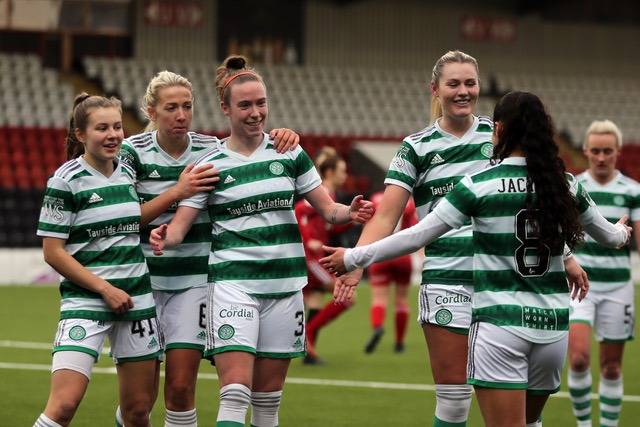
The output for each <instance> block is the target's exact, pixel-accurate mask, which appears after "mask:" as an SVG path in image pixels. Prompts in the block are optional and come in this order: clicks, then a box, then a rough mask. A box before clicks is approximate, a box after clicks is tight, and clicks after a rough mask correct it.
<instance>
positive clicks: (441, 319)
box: [436, 308, 453, 325]
mask: <svg viewBox="0 0 640 427" xmlns="http://www.w3.org/2000/svg"><path fill="white" fill-rule="evenodd" d="M452 319H453V315H452V314H451V312H450V311H449V310H447V309H446V308H441V309H440V310H438V311H436V323H438V325H448V324H449V323H451V320H452Z"/></svg>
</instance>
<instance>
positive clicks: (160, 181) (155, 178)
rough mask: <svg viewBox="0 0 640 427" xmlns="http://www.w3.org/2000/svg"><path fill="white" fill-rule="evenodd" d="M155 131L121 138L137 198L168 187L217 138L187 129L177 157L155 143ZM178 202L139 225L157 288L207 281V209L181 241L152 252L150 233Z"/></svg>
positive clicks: (144, 198)
mask: <svg viewBox="0 0 640 427" xmlns="http://www.w3.org/2000/svg"><path fill="white" fill-rule="evenodd" d="M156 135H157V131H153V132H145V133H141V134H139V135H134V136H132V137H129V138H127V139H126V140H124V142H123V144H122V150H121V152H120V158H121V159H122V161H123V162H124V163H125V164H127V165H129V166H130V167H131V168H132V169H133V170H134V172H135V175H134V178H135V181H136V190H137V192H138V195H139V196H140V202H141V203H144V202H148V201H150V200H153V199H154V198H155V197H157V196H159V195H160V194H162V193H163V192H164V191H166V190H168V189H169V188H171V187H172V186H173V185H174V184H175V183H176V182H177V181H178V177H179V176H180V173H182V171H183V170H184V168H185V167H186V166H187V165H189V164H191V163H194V162H195V161H196V160H197V159H198V158H199V157H201V156H202V155H203V153H205V152H206V150H211V149H213V147H214V146H215V144H216V142H217V141H218V138H216V137H213V136H208V135H201V134H197V133H195V132H188V133H187V138H188V141H189V144H188V146H187V148H186V150H185V152H184V153H183V154H182V156H180V157H179V158H177V159H174V158H173V157H171V156H170V155H169V154H167V153H166V152H165V151H164V150H163V149H162V148H161V147H160V145H159V144H158V140H157V136H156ZM177 208H178V203H175V204H174V205H173V206H171V207H170V208H169V210H168V211H166V212H164V213H163V214H161V215H160V216H159V217H158V218H156V219H155V220H153V221H152V222H151V223H150V224H148V225H146V226H143V227H141V230H140V237H141V240H142V250H143V252H144V255H145V257H146V259H147V264H148V265H149V272H150V274H151V286H152V288H153V289H154V290H160V291H169V292H171V291H173V292H176V291H183V290H185V289H189V288H192V287H197V286H206V284H207V261H208V259H209V246H210V237H209V236H210V234H211V230H210V225H209V217H208V215H207V213H206V212H202V213H201V214H200V215H198V217H197V218H196V220H195V222H194V224H193V226H192V227H191V230H189V232H188V233H187V235H186V236H185V238H184V241H183V243H182V244H180V245H178V246H176V247H175V248H171V249H167V250H165V251H164V255H162V256H156V255H153V251H152V250H151V246H150V245H149V233H150V232H151V230H152V229H154V228H156V227H158V226H159V225H161V224H168V223H169V222H171V219H172V218H173V216H174V215H175V212H176V209H177Z"/></svg>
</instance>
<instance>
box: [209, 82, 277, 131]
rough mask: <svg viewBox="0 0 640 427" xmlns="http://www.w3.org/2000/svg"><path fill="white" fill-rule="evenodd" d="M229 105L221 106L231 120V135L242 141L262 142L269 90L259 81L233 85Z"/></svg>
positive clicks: (267, 111) (267, 110) (223, 104)
mask: <svg viewBox="0 0 640 427" xmlns="http://www.w3.org/2000/svg"><path fill="white" fill-rule="evenodd" d="M228 90H230V96H229V105H227V104H225V103H224V102H223V103H222V104H221V106H222V112H223V113H224V115H225V116H227V117H228V118H229V123H230V125H231V135H233V136H235V137H237V138H240V139H242V140H245V141H246V140H252V141H258V140H260V141H261V140H262V137H263V132H264V127H265V125H266V122H267V115H268V113H269V109H268V107H267V90H266V89H265V87H264V84H262V82H259V81H247V82H243V83H236V84H232V85H231V87H230V88H229V89H228Z"/></svg>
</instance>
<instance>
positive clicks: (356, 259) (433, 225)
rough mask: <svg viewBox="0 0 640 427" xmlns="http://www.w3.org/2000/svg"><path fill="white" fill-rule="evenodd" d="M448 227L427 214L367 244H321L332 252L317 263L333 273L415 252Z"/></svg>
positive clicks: (432, 215)
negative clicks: (413, 223)
mask: <svg viewBox="0 0 640 427" xmlns="http://www.w3.org/2000/svg"><path fill="white" fill-rule="evenodd" d="M451 229H452V227H451V226H449V225H448V224H446V223H445V222H444V221H443V220H441V219H440V218H439V217H438V216H437V215H435V214H429V215H427V216H426V217H425V218H423V219H422V221H420V222H419V223H417V224H416V225H414V226H412V227H409V228H406V229H404V230H402V231H399V232H397V233H395V234H393V235H391V236H388V237H385V238H384V239H382V240H378V241H377V242H375V243H371V244H369V245H365V246H358V247H355V248H351V249H346V250H341V248H339V249H336V248H330V247H328V246H325V247H324V249H325V250H326V251H328V252H330V253H333V255H330V256H328V257H325V258H322V259H321V260H320V263H321V264H322V265H323V266H324V267H325V268H326V269H327V270H329V271H331V272H336V273H344V272H345V271H351V270H354V269H356V268H364V267H368V266H369V265H371V264H373V263H375V262H380V261H384V260H387V259H391V258H396V257H398V256H400V255H405V254H409V253H412V252H415V251H417V250H418V249H420V248H422V247H424V246H426V245H428V244H429V243H430V242H432V241H433V240H434V239H437V238H438V237H440V236H442V235H443V234H444V233H446V232H447V231H449V230H451Z"/></svg>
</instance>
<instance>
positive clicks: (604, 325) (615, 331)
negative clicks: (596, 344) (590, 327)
mask: <svg viewBox="0 0 640 427" xmlns="http://www.w3.org/2000/svg"><path fill="white" fill-rule="evenodd" d="M634 326H635V306H634V288H633V285H628V286H625V287H622V288H618V289H615V290H612V291H611V292H607V293H606V294H603V295H602V296H601V299H600V301H599V303H598V305H597V306H596V320H595V325H594V331H595V335H596V339H597V340H598V341H600V342H614V343H615V342H621V341H628V340H631V339H633V335H634Z"/></svg>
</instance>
